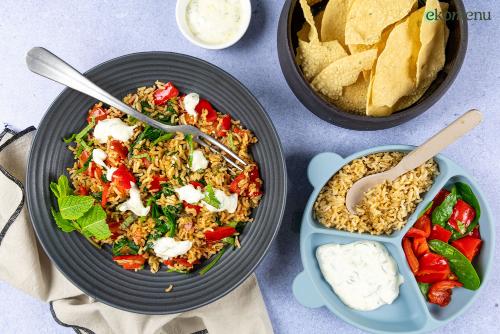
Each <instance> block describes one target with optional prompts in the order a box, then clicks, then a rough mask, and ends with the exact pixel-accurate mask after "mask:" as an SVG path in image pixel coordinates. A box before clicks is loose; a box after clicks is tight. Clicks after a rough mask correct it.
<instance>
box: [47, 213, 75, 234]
mask: <svg viewBox="0 0 500 334" xmlns="http://www.w3.org/2000/svg"><path fill="white" fill-rule="evenodd" d="M50 211H51V212H52V217H54V220H55V221H56V225H57V227H59V228H60V229H61V230H62V231H63V232H72V231H74V230H75V226H73V223H72V222H71V221H70V220H67V219H64V218H63V217H62V216H61V213H60V212H57V211H56V210H55V209H54V208H50Z"/></svg>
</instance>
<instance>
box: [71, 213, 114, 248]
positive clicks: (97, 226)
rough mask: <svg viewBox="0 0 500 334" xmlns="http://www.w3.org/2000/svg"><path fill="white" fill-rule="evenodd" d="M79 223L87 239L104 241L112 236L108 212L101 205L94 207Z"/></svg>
mask: <svg viewBox="0 0 500 334" xmlns="http://www.w3.org/2000/svg"><path fill="white" fill-rule="evenodd" d="M77 222H78V225H79V226H80V227H81V228H82V233H83V235H84V236H86V237H95V238H96V239H97V240H104V239H107V238H109V237H110V236H111V231H110V230H109V226H108V224H106V211H104V209H103V208H102V207H101V206H100V205H94V206H92V207H91V208H90V210H88V212H87V213H86V214H85V215H83V216H82V217H80V218H79V219H78V220H77Z"/></svg>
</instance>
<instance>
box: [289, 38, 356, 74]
mask: <svg viewBox="0 0 500 334" xmlns="http://www.w3.org/2000/svg"><path fill="white" fill-rule="evenodd" d="M345 56H347V52H345V50H344V48H343V47H342V46H341V45H340V43H339V42H337V41H333V42H325V43H321V42H319V41H311V42H305V41H302V40H300V39H299V47H298V48H297V57H296V61H297V64H299V65H300V66H301V68H302V72H303V73H304V76H305V77H306V79H307V81H311V80H312V79H313V78H314V77H315V76H316V75H318V73H320V72H321V71H322V70H323V69H324V68H325V67H327V66H328V65H329V64H331V63H333V62H334V61H336V60H338V59H340V58H343V57H345Z"/></svg>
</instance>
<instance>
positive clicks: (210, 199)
mask: <svg viewBox="0 0 500 334" xmlns="http://www.w3.org/2000/svg"><path fill="white" fill-rule="evenodd" d="M203 200H204V201H205V202H206V203H207V204H208V205H211V206H213V207H214V208H216V209H219V208H220V201H219V200H218V199H217V197H215V191H214V188H213V187H212V186H211V185H210V184H209V185H207V186H206V187H205V198H204V199H203Z"/></svg>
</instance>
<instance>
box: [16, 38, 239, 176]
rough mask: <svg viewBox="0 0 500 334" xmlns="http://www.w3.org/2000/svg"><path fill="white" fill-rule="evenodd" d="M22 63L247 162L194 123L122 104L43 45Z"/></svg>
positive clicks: (235, 161) (230, 159)
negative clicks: (166, 119) (174, 121)
mask: <svg viewBox="0 0 500 334" xmlns="http://www.w3.org/2000/svg"><path fill="white" fill-rule="evenodd" d="M26 64H27V65H28V68H29V69H30V70H31V71H32V72H34V73H36V74H39V75H41V76H43V77H46V78H48V79H51V80H54V81H56V82H59V83H61V84H63V85H65V86H68V87H71V88H73V89H74V90H77V91H79V92H81V93H84V94H86V95H88V96H91V97H93V98H95V99H97V100H99V101H102V102H104V103H106V104H108V105H110V106H112V107H115V108H116V109H118V110H120V111H122V112H124V113H125V114H127V115H130V116H132V117H134V118H136V119H138V120H139V121H141V122H143V123H146V124H148V125H151V126H152V127H155V128H158V129H160V130H163V131H166V132H182V133H184V134H190V135H192V136H193V140H195V141H196V142H197V143H198V144H200V145H202V146H204V147H207V148H209V149H210V150H211V151H212V152H214V153H218V154H220V155H221V156H222V157H223V158H224V159H225V160H226V161H227V162H228V163H229V164H231V165H232V166H234V167H236V168H237V169H239V170H243V168H242V167H241V166H243V167H244V166H247V165H248V163H247V162H245V161H244V160H243V159H241V158H240V157H239V156H238V155H237V154H236V153H234V152H233V151H231V149H229V148H228V147H227V146H225V145H224V144H222V143H220V142H219V141H217V140H216V139H214V138H212V137H211V136H209V135H207V134H206V133H204V132H202V131H201V130H200V129H198V128H197V127H194V126H192V125H166V124H163V123H161V122H158V121H157V120H154V119H152V118H149V117H148V116H146V115H144V114H142V113H140V112H138V111H137V110H135V109H134V108H132V107H130V106H128V105H126V104H125V103H123V102H122V101H120V100H119V99H117V98H116V97H114V96H113V95H111V94H109V93H108V92H106V91H105V90H103V89H102V88H100V87H98V86H97V85H96V84H94V83H93V82H92V81H90V80H89V79H87V78H86V77H84V76H83V75H82V74H81V73H80V72H78V71H77V70H76V69H74V68H73V67H72V66H70V65H69V64H67V63H66V62H65V61H64V60H62V59H61V58H59V57H57V56H56V55H54V54H53V53H51V52H50V51H48V50H47V49H44V48H41V47H35V48H32V49H31V50H29V51H28V54H27V55H26ZM240 165H241V166H240Z"/></svg>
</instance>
